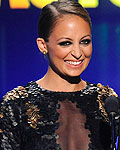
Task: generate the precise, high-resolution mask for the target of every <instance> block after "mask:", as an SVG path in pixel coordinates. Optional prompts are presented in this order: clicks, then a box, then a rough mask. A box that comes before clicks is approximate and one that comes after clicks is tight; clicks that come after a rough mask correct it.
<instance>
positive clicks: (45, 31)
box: [38, 0, 91, 41]
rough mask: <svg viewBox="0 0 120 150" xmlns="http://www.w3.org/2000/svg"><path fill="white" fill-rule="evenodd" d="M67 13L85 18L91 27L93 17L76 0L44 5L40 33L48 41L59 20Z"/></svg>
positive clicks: (39, 24) (39, 23) (60, 0)
mask: <svg viewBox="0 0 120 150" xmlns="http://www.w3.org/2000/svg"><path fill="white" fill-rule="evenodd" d="M66 14H74V15H77V16H80V17H81V18H83V19H84V20H85V21H86V22H87V23H88V24H89V26H90V28H91V19H90V16H89V14H88V12H87V10H86V9H85V8H83V7H82V5H81V4H79V3H78V2H76V1H75V0H58V1H54V2H52V3H50V4H48V5H46V6H45V7H43V9H42V12H41V15H40V18H39V22H38V35H39V37H40V38H43V39H44V40H45V41H48V38H49V36H50V33H51V32H52V31H53V29H54V27H55V25H56V23H57V20H58V19H59V18H60V17H62V16H63V15H66Z"/></svg>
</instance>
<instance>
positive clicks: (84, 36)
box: [57, 35, 92, 41]
mask: <svg viewBox="0 0 120 150" xmlns="http://www.w3.org/2000/svg"><path fill="white" fill-rule="evenodd" d="M87 36H89V37H90V38H91V37H92V36H91V35H85V36H83V37H82V38H81V40H82V39H84V38H86V37H87ZM61 39H66V40H71V41H72V39H71V38H68V37H61V38H59V39H57V41H59V40H61Z"/></svg>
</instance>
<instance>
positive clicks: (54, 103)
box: [0, 81, 115, 150]
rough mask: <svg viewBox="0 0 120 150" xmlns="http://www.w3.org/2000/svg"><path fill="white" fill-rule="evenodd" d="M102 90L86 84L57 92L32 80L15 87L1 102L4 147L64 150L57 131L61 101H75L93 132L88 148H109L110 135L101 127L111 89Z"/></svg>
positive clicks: (107, 149)
mask: <svg viewBox="0 0 120 150" xmlns="http://www.w3.org/2000/svg"><path fill="white" fill-rule="evenodd" d="M102 89H104V86H103V87H102V86H100V85H99V84H98V85H96V84H90V83H87V85H86V87H85V88H84V89H83V90H81V91H76V92H54V91H49V90H45V89H43V88H41V87H40V86H39V85H38V84H37V83H36V82H35V81H32V82H30V83H28V85H27V86H25V87H18V88H16V89H14V90H12V91H11V92H9V93H8V94H7V95H6V96H5V97H4V101H3V102H2V104H1V113H0V118H1V119H0V138H1V139H2V140H1V150H7V149H9V150H20V149H22V150H28V149H29V150H63V149H62V147H61V145H60V144H59V143H58V141H59V135H58V134H57V133H56V130H57V129H58V128H60V123H59V122H58V119H59V115H60V114H59V113H58V111H57V110H58V109H60V104H59V102H64V101H65V100H68V101H70V102H72V103H75V104H76V108H79V109H81V112H82V114H85V115H86V123H85V129H86V130H89V131H90V133H89V135H88V137H89V139H90V142H89V146H88V150H109V139H110V137H109V135H103V136H102V134H101V133H102V132H101V130H100V127H101V122H103V119H104V121H105V122H107V121H108V120H107V119H106V118H107V115H106V112H105V109H104V100H105V98H106V97H107V96H109V95H110V94H109V93H110V92H109V90H107V92H108V93H107V92H106V91H105V92H104V93H103V92H101V91H102ZM106 93H107V94H106ZM111 93H112V92H111ZM113 94H115V93H114V92H113ZM105 122H104V127H105V130H106V129H107V130H108V128H109V124H108V123H105ZM102 127H103V126H102ZM103 132H104V131H103ZM106 134H107V133H106ZM102 138H103V140H102ZM106 140H108V144H106ZM65 150H66V149H65ZM67 150H69V149H67ZM77 150H78V149H77ZM79 150H82V149H79ZM86 150H87V149H86Z"/></svg>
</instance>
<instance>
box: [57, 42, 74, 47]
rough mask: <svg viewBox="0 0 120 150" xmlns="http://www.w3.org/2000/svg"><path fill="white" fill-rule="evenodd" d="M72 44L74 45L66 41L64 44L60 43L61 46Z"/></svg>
mask: <svg viewBox="0 0 120 150" xmlns="http://www.w3.org/2000/svg"><path fill="white" fill-rule="evenodd" d="M71 44H72V42H70V41H64V42H60V43H59V45H60V46H69V45H71Z"/></svg>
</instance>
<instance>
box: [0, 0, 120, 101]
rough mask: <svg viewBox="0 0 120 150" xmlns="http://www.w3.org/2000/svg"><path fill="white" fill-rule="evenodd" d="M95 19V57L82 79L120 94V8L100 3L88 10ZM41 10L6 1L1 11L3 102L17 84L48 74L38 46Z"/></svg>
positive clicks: (103, 0) (0, 81)
mask: <svg viewBox="0 0 120 150" xmlns="http://www.w3.org/2000/svg"><path fill="white" fill-rule="evenodd" d="M87 10H88V12H89V13H90V16H91V18H92V23H93V28H92V36H93V55H92V58H91V62H90V64H89V66H88V68H87V69H86V71H85V72H84V73H83V74H82V78H83V79H84V80H87V81H89V82H92V83H98V82H101V83H102V84H104V85H107V84H108V85H109V86H110V87H112V88H114V90H115V91H116V92H117V93H118V95H119V93H120V8H119V7H117V6H115V5H113V4H112V3H111V2H110V1H109V0H100V1H99V6H98V7H97V8H89V9H87ZM40 11H41V10H40V9H39V8H36V7H34V6H33V5H32V4H31V6H30V8H29V9H10V7H9V3H8V1H7V0H4V1H2V5H1V8H0V99H1V98H2V96H3V95H4V94H5V93H6V92H7V91H9V90H11V89H13V88H14V87H16V86H18V85H26V84H27V82H29V81H31V80H38V79H39V78H41V77H42V76H43V75H44V74H45V72H46V71H47V60H45V59H44V56H43V55H42V54H41V53H40V52H39V50H38V48H37V45H36V38H37V36H38V33H37V23H38V18H39V14H40Z"/></svg>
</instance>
